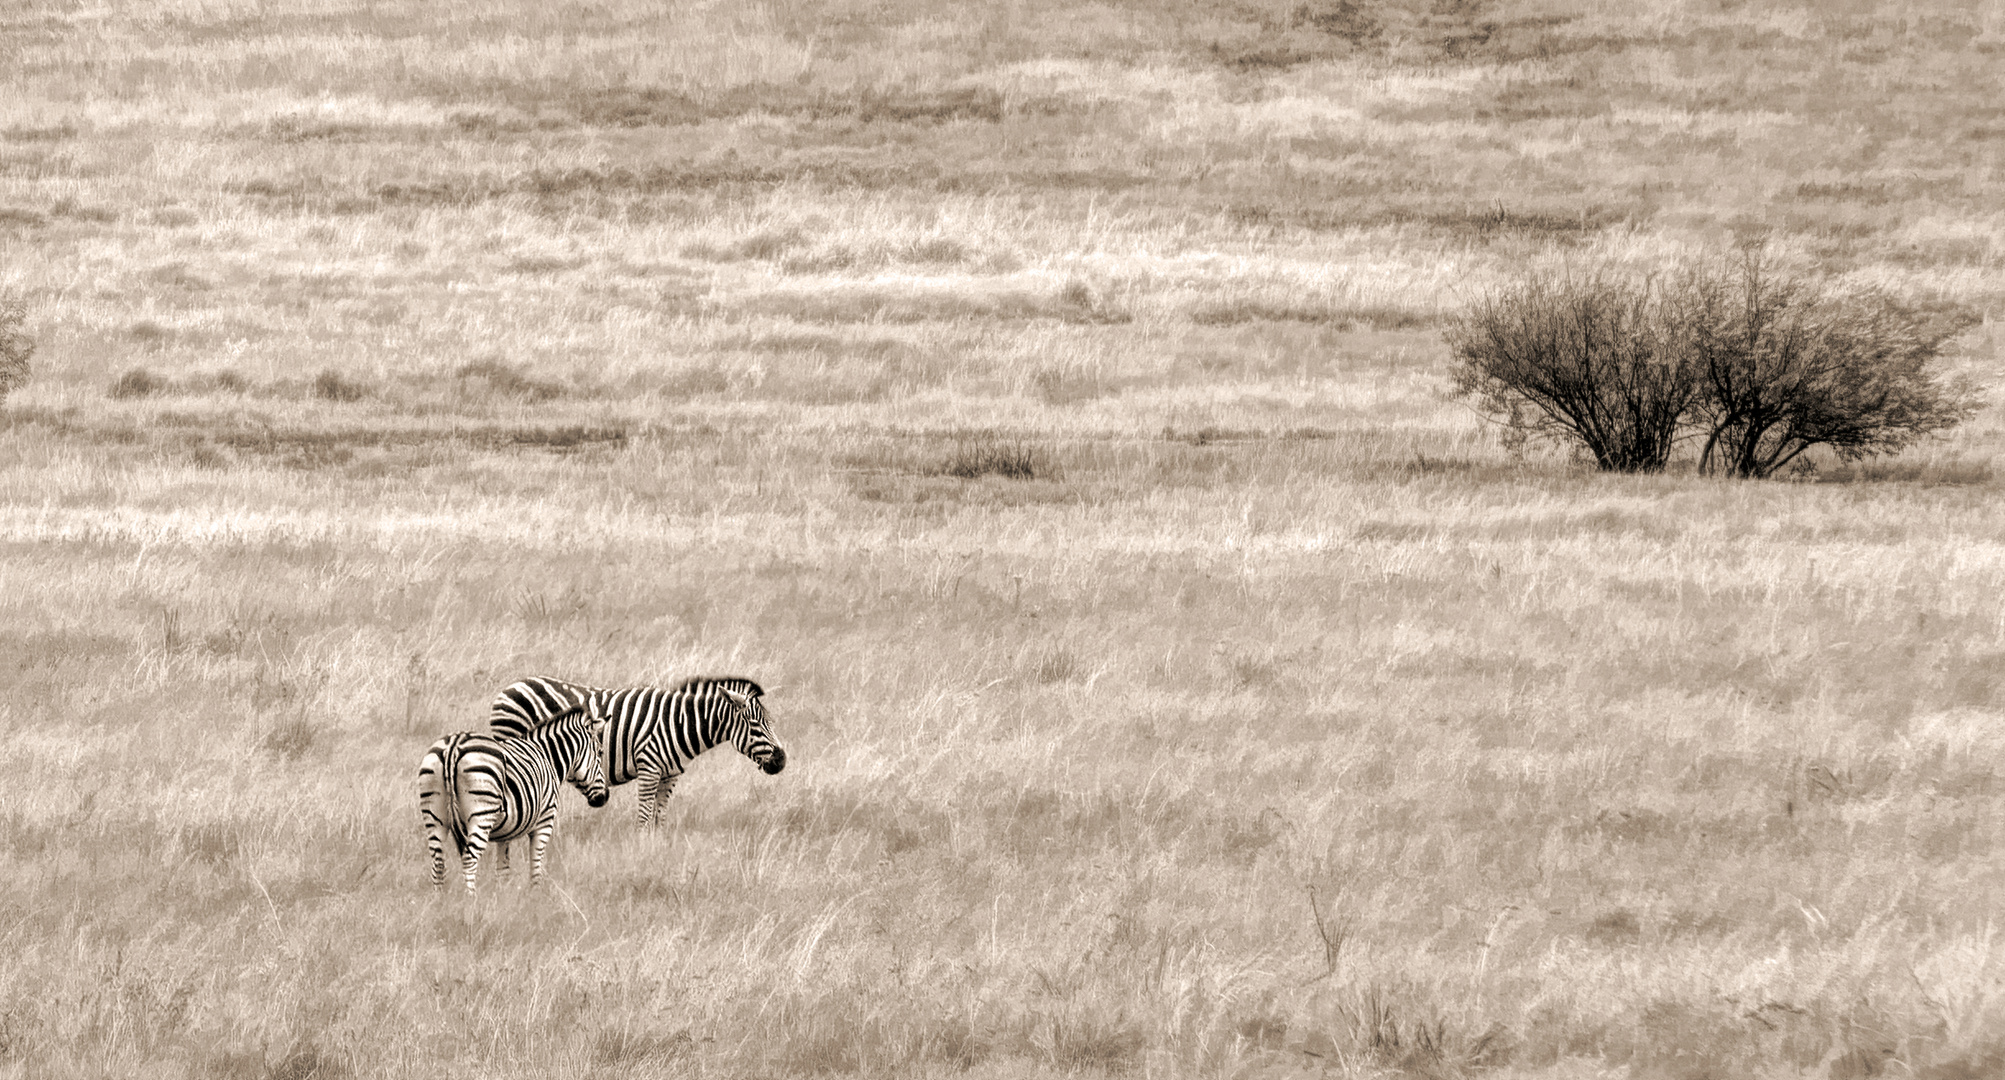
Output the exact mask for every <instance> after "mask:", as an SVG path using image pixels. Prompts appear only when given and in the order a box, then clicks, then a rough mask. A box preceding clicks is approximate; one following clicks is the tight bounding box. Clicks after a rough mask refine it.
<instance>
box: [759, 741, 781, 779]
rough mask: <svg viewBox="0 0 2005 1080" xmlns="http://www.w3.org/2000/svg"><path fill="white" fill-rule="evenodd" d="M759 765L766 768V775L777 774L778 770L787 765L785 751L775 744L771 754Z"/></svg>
mask: <svg viewBox="0 0 2005 1080" xmlns="http://www.w3.org/2000/svg"><path fill="white" fill-rule="evenodd" d="M759 767H760V768H761V769H764V770H766V775H767V776H778V775H779V774H780V770H781V769H784V768H786V767H787V752H786V751H785V750H782V749H780V748H779V747H777V746H776V747H774V748H773V756H772V757H770V758H767V759H766V763H765V764H764V765H761V766H759Z"/></svg>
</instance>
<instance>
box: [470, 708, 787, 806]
mask: <svg viewBox="0 0 2005 1080" xmlns="http://www.w3.org/2000/svg"><path fill="white" fill-rule="evenodd" d="M764 694H765V690H763V689H761V688H760V686H759V684H758V683H755V682H753V681H752V680H750V679H733V678H694V679H685V680H683V681H682V683H681V684H680V685H677V686H674V687H671V688H669V689H662V688H660V687H653V686H628V687H623V688H620V689H614V690H608V689H605V688H602V687H597V686H585V685H582V684H579V683H570V682H564V681H562V680H559V679H546V678H541V677H537V678H529V679H524V680H522V681H521V682H518V683H516V684H514V685H513V686H510V687H508V688H507V689H506V690H503V691H502V692H501V694H500V696H498V697H496V698H495V699H494V705H493V707H492V708H491V709H489V711H488V715H487V723H488V726H489V727H491V728H493V729H494V731H495V732H496V733H497V734H502V735H512V734H515V733H516V732H519V731H523V730H526V729H527V728H528V727H529V725H531V724H535V723H537V722H539V721H541V720H542V719H543V718H544V717H548V716H553V715H556V714H558V713H561V712H562V711H564V710H566V709H572V708H578V707H583V708H584V709H585V710H586V711H587V712H588V713H589V714H590V715H591V716H592V717H593V718H594V719H598V720H602V721H604V723H605V744H604V745H605V758H606V782H607V783H608V784H611V785H613V786H615V787H617V786H618V785H620V784H624V783H626V782H627V781H629V780H638V781H640V788H639V794H640V822H641V824H643V825H646V824H648V823H650V822H652V821H653V820H654V819H655V815H656V814H657V813H659V812H660V810H661V806H662V804H663V803H665V802H667V801H668V797H669V795H670V794H671V793H672V792H674V791H675V782H676V780H677V779H679V778H680V777H681V776H682V770H683V767H684V766H686V765H687V764H688V763H689V759H691V758H693V757H695V756H696V755H698V754H701V753H702V752H704V751H705V750H708V749H710V748H711V747H713V746H721V745H723V744H724V743H727V742H728V743H730V744H731V745H732V746H735V747H737V748H738V752H739V753H741V754H744V755H745V756H746V757H748V758H750V759H751V760H752V764H754V765H757V766H758V767H760V768H761V769H764V770H765V771H766V773H767V775H773V774H776V773H778V772H779V771H780V770H781V769H784V768H786V767H787V752H786V750H785V749H783V748H782V747H781V746H780V743H779V740H777V739H775V738H774V737H773V729H772V728H771V726H769V725H768V723H767V720H766V707H765V706H764V705H763V704H761V702H760V700H759V699H760V698H761V696H763V695H764Z"/></svg>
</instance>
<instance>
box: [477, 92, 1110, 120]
mask: <svg viewBox="0 0 2005 1080" xmlns="http://www.w3.org/2000/svg"><path fill="white" fill-rule="evenodd" d="M441 92H442V93H443V94H445V95H446V96H448V97H450V98H452V99H455V100H458V99H461V98H463V97H464V96H466V95H468V94H469V93H470V91H468V90H467V89H466V88H464V87H452V88H446V89H443V90H442V91H441ZM472 93H478V95H479V96H480V97H481V98H483V99H486V100H494V99H495V98H499V99H501V100H504V101H506V102H508V104H509V106H510V107H511V108H512V109H513V110H514V113H515V116H516V117H519V119H514V120H512V123H514V124H516V125H518V126H520V125H529V126H536V127H541V126H545V125H548V124H551V123H559V124H561V123H563V122H565V121H566V120H571V121H573V122H575V123H578V124H583V125H585V126H588V127H619V128H642V127H687V126H691V125H696V124H704V123H710V122H712V121H718V120H732V119H736V118H738V117H742V116H745V115H747V114H750V113H755V112H756V113H766V114H770V115H775V116H790V117H797V118H800V119H803V120H812V121H822V122H826V121H831V120H838V121H840V120H847V121H852V122H856V123H864V124H874V123H890V124H915V125H921V124H942V123H951V122H956V121H975V122H981V123H999V122H1001V121H1002V120H1003V119H1004V117H1005V116H1007V115H1009V114H1010V113H1011V112H1017V113H1022V112H1026V111H1028V112H1033V113H1035V112H1047V111H1050V110H1053V109H1065V108H1069V107H1071V106H1070V105H1069V104H1068V103H1065V102H1062V101H1058V100H1048V99H1030V100H1027V101H1018V102H1015V103H1012V102H1011V101H1010V99H1008V98H1006V97H1005V96H1004V95H1003V94H1002V92H1000V91H998V90H995V89H993V88H990V87H986V86H964V87H942V88H933V89H928V88H919V87H910V86H895V87H871V88H866V89H864V90H863V91H861V92H854V91H844V92H836V93H831V92H829V91H827V90H820V89H813V88H808V87H800V86H788V85H781V84H771V83H767V84H750V85H744V86H737V87H731V88H727V89H721V90H717V91H714V92H711V93H707V94H702V95H690V94H684V93H680V92H678V91H674V90H668V89H665V88H662V87H658V86H615V87H605V88H599V89H590V90H572V89H569V88H564V87H551V86H542V85H536V84H522V83H503V84H491V85H489V86H486V87H483V88H480V89H479V90H478V91H472ZM461 116H465V117H467V119H466V120H461V119H460V117H461ZM482 118H492V119H482ZM455 122H456V123H460V124H461V125H462V127H465V126H466V125H467V124H469V123H470V124H473V125H474V126H475V128H476V130H478V129H479V128H480V127H482V126H485V125H488V124H499V123H500V119H499V117H497V116H496V114H493V113H467V114H458V115H456V116H455Z"/></svg>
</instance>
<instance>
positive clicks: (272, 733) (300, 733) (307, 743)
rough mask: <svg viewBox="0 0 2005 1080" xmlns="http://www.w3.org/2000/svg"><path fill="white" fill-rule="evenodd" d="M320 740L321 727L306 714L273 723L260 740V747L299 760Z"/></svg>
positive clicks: (283, 756) (286, 758) (291, 759)
mask: <svg viewBox="0 0 2005 1080" xmlns="http://www.w3.org/2000/svg"><path fill="white" fill-rule="evenodd" d="M319 740H320V728H319V726H318V725H316V724H314V723H313V722H312V721H311V720H309V719H308V718H307V717H306V716H305V715H304V714H301V715H295V716H289V717H286V718H285V719H282V720H280V721H278V722H277V723H275V724H273V725H272V726H271V728H270V729H269V730H267V731H266V732H265V734H264V737H263V738H261V739H259V740H258V748H259V749H261V750H265V751H268V752H270V753H272V754H275V755H277V756H278V757H281V758H283V759H285V760H286V761H298V760H299V759H300V758H302V757H305V756H306V754H307V753H308V752H310V751H311V750H312V749H313V747H314V745H315V744H316V743H318V742H319Z"/></svg>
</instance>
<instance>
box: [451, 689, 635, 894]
mask: <svg viewBox="0 0 2005 1080" xmlns="http://www.w3.org/2000/svg"><path fill="white" fill-rule="evenodd" d="M566 781H568V782H570V783H571V784H572V785H573V786H574V787H576V788H577V789H578V790H579V791H580V792H582V793H583V794H584V796H585V801H586V802H588V803H590V804H592V805H593V806H604V805H606V797H607V795H608V792H607V790H606V770H605V764H604V762H603V761H602V760H601V759H600V757H599V724H598V722H597V721H596V720H595V719H594V718H593V717H591V716H589V715H587V714H586V712H585V710H584V708H583V707H582V706H573V707H571V708H568V709H563V710H560V711H558V712H556V713H555V714H553V715H552V716H551V717H550V718H549V719H548V720H546V721H543V722H541V723H538V724H534V725H531V726H529V727H528V728H526V729H524V731H523V732H522V734H521V735H520V736H514V735H487V734H483V733H481V732H477V731H461V732H457V733H455V734H452V735H447V736H445V737H444V738H441V739H440V740H439V741H438V742H435V743H433V744H432V748H431V749H430V750H427V751H425V758H424V761H423V762H421V763H420V764H419V766H418V816H419V817H421V818H423V819H424V823H425V845H426V846H427V847H429V848H430V849H431V853H432V886H433V887H434V888H444V887H445V880H446V844H447V843H448V842H450V843H451V844H452V847H453V850H454V851H455V852H457V853H458V854H459V856H460V859H461V861H462V862H463V863H464V864H465V867H466V891H467V893H468V895H472V893H473V891H474V888H473V879H474V875H475V874H477V873H478V872H479V870H480V856H481V852H482V851H484V850H486V848H487V845H488V844H489V843H493V844H497V845H499V846H498V848H497V849H496V851H495V872H496V873H504V872H506V871H507V869H508V844H509V841H511V840H517V839H520V838H522V837H524V836H527V837H529V845H530V851H531V860H530V864H529V883H530V884H531V885H535V884H536V883H537V882H539V881H541V880H542V879H543V853H544V850H545V849H546V848H548V847H549V845H550V835H551V833H553V832H554V831H556V828H557V789H558V788H559V787H561V786H562V785H563V784H564V783H565V782H566Z"/></svg>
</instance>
